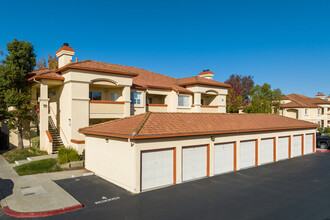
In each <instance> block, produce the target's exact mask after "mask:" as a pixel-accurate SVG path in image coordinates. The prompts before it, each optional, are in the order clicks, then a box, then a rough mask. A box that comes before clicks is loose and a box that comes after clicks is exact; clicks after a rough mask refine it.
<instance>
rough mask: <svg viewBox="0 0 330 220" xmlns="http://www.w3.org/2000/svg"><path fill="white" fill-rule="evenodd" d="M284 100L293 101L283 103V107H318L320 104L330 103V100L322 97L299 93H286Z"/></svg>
mask: <svg viewBox="0 0 330 220" xmlns="http://www.w3.org/2000/svg"><path fill="white" fill-rule="evenodd" d="M284 100H290V101H291V102H289V103H286V104H281V105H280V107H281V108H318V107H319V105H320V104H330V101H328V100H326V99H320V98H310V97H307V96H303V95H299V94H290V95H286V96H285V98H284Z"/></svg>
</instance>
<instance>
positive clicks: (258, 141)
mask: <svg viewBox="0 0 330 220" xmlns="http://www.w3.org/2000/svg"><path fill="white" fill-rule="evenodd" d="M256 146H257V150H258V151H257V155H256V156H257V158H256V166H259V165H260V155H261V138H258V139H256Z"/></svg>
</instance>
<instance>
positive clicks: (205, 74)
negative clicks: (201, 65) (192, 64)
mask: <svg viewBox="0 0 330 220" xmlns="http://www.w3.org/2000/svg"><path fill="white" fill-rule="evenodd" d="M198 76H200V77H204V78H206V79H212V77H213V76H214V73H213V72H212V71H210V70H209V69H206V70H203V72H201V73H200V74H198Z"/></svg>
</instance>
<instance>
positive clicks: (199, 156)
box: [182, 146, 207, 181]
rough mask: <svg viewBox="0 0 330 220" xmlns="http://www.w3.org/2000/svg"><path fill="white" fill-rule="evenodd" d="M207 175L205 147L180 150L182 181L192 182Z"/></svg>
mask: <svg viewBox="0 0 330 220" xmlns="http://www.w3.org/2000/svg"><path fill="white" fill-rule="evenodd" d="M206 175H207V146H194V147H184V148H182V180H183V181H187V180H193V179H198V178H201V177H205V176H206Z"/></svg>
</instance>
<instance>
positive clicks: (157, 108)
mask: <svg viewBox="0 0 330 220" xmlns="http://www.w3.org/2000/svg"><path fill="white" fill-rule="evenodd" d="M147 111H148V112H167V105H166V104H147Z"/></svg>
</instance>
